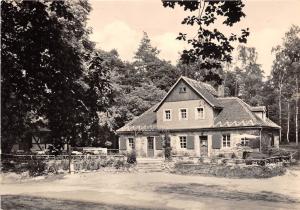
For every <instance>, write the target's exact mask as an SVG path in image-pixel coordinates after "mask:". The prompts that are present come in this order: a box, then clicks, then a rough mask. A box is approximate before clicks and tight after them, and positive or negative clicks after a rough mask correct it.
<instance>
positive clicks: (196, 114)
mask: <svg viewBox="0 0 300 210" xmlns="http://www.w3.org/2000/svg"><path fill="white" fill-rule="evenodd" d="M198 109H203V117H202V118H201V117H199V115H198V114H199V112H198ZM195 119H196V120H204V119H205V111H204V107H203V106H199V107H196V108H195Z"/></svg>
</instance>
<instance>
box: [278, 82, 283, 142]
mask: <svg viewBox="0 0 300 210" xmlns="http://www.w3.org/2000/svg"><path fill="white" fill-rule="evenodd" d="M281 92H282V84H279V102H278V103H279V104H278V105H279V125H280V127H281ZM279 142H281V129H280V130H279Z"/></svg>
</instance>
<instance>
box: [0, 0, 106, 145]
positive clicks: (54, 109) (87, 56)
mask: <svg viewBox="0 0 300 210" xmlns="http://www.w3.org/2000/svg"><path fill="white" fill-rule="evenodd" d="M1 9H2V11H1V17H2V19H1V25H2V31H1V35H2V36H1V37H2V42H1V48H2V51H1V56H2V67H3V71H2V75H1V80H2V81H1V82H2V91H1V98H2V101H1V106H2V110H3V112H2V113H3V115H2V127H1V129H2V130H1V131H2V136H3V138H2V139H3V144H2V148H3V150H9V147H10V146H11V145H12V144H13V143H14V142H15V141H16V140H18V141H21V140H22V139H23V138H24V137H25V136H26V132H27V131H28V130H30V129H36V128H37V126H47V127H48V128H50V130H51V131H52V132H51V134H52V139H53V140H54V144H55V145H57V146H58V145H60V146H62V145H63V144H64V143H67V142H69V143H72V144H75V143H76V140H77V139H78V138H84V137H85V138H91V139H93V138H95V136H97V132H96V130H97V125H96V124H97V121H98V118H97V113H96V112H97V111H99V110H103V109H104V108H105V107H106V106H107V104H108V101H107V96H108V95H109V93H110V91H109V86H108V79H107V78H106V72H107V69H106V68H104V67H103V66H102V65H100V63H101V61H102V60H101V58H100V57H99V55H98V54H97V53H94V52H93V47H94V44H93V43H92V42H90V41H89V39H88V34H89V33H90V32H89V30H88V29H87V27H86V22H87V16H88V14H89V12H90V10H91V8H90V5H89V3H88V2H87V1H85V0H84V1H17V2H16V1H9V0H7V1H4V2H2V4H1Z"/></svg>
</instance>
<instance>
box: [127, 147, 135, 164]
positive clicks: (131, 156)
mask: <svg viewBox="0 0 300 210" xmlns="http://www.w3.org/2000/svg"><path fill="white" fill-rule="evenodd" d="M127 163H130V164H135V163H136V152H135V151H134V150H132V151H131V152H130V153H128V154H127Z"/></svg>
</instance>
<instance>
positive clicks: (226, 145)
mask: <svg viewBox="0 0 300 210" xmlns="http://www.w3.org/2000/svg"><path fill="white" fill-rule="evenodd" d="M224 136H226V137H225V146H224ZM228 136H229V141H228ZM228 142H229V146H228ZM230 147H231V135H230V134H229V133H226V134H222V148H230Z"/></svg>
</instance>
